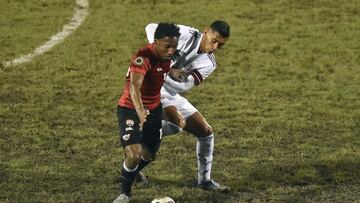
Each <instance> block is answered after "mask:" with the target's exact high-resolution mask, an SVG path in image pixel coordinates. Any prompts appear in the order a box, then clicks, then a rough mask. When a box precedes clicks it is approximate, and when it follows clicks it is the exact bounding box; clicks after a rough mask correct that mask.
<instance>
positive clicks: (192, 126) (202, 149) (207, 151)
mask: <svg viewBox="0 0 360 203" xmlns="http://www.w3.org/2000/svg"><path fill="white" fill-rule="evenodd" d="M184 130H185V131H187V132H190V133H191V134H193V135H195V136H196V137H197V143H196V156H197V162H198V180H197V181H198V185H199V186H200V187H201V188H203V189H207V190H221V191H228V190H229V188H228V187H226V186H222V185H220V184H218V183H216V182H215V181H214V180H212V179H211V167H212V160H213V151H214V132H213V129H212V127H211V126H210V125H209V124H208V123H207V121H206V119H205V118H204V116H203V115H202V114H201V113H200V112H199V111H196V112H195V113H193V114H192V115H191V116H189V117H187V118H186V126H185V128H184Z"/></svg>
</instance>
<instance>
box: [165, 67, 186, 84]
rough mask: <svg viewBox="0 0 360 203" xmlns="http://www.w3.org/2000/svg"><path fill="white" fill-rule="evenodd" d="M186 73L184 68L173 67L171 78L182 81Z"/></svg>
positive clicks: (170, 73) (170, 72)
mask: <svg viewBox="0 0 360 203" xmlns="http://www.w3.org/2000/svg"><path fill="white" fill-rule="evenodd" d="M184 74H185V69H184V68H171V69H170V71H169V76H170V78H171V79H173V80H175V81H178V82H182V80H183V79H184Z"/></svg>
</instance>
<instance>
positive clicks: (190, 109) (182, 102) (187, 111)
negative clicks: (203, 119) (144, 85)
mask: <svg viewBox="0 0 360 203" xmlns="http://www.w3.org/2000/svg"><path fill="white" fill-rule="evenodd" d="M161 103H162V107H163V109H164V108H166V107H168V106H175V107H176V108H177V110H178V111H179V112H180V113H181V115H182V116H183V117H184V118H185V119H187V118H189V117H190V116H191V115H193V114H194V113H195V112H197V111H198V110H197V109H196V108H195V107H194V106H193V105H192V104H191V103H190V102H189V101H188V100H187V99H186V98H185V97H182V96H181V95H179V94H174V95H172V94H170V93H169V92H168V91H167V90H166V89H165V88H161Z"/></svg>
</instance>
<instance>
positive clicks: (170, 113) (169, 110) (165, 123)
mask: <svg viewBox="0 0 360 203" xmlns="http://www.w3.org/2000/svg"><path fill="white" fill-rule="evenodd" d="M185 124H186V122H185V119H184V117H183V116H182V115H181V113H180V112H179V111H178V110H177V108H176V106H175V105H170V106H167V107H165V108H164V109H163V120H162V121H161V125H162V135H163V136H167V135H174V134H176V133H179V132H181V131H182V130H183V128H184V127H185Z"/></svg>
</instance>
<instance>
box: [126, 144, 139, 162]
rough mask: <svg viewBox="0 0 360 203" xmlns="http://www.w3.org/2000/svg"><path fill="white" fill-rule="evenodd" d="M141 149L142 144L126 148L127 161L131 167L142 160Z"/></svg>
mask: <svg viewBox="0 0 360 203" xmlns="http://www.w3.org/2000/svg"><path fill="white" fill-rule="evenodd" d="M141 150H142V149H141V147H140V146H128V147H126V148H125V155H126V163H127V164H128V166H129V167H132V166H134V167H135V166H136V165H137V164H138V163H139V162H140V159H141Z"/></svg>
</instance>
